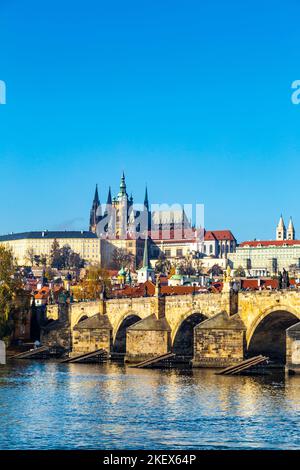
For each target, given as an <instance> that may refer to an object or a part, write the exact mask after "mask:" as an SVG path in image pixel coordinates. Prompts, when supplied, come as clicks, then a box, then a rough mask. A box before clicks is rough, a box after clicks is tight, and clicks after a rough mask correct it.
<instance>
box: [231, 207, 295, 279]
mask: <svg viewBox="0 0 300 470" xmlns="http://www.w3.org/2000/svg"><path fill="white" fill-rule="evenodd" d="M228 261H229V264H230V265H231V267H232V268H234V269H237V268H238V267H240V266H241V267H243V268H244V270H245V271H246V275H248V276H268V275H275V274H277V273H278V272H279V271H282V270H283V269H285V270H286V271H291V270H298V269H300V240H295V229H294V225H293V222H292V219H291V218H290V221H289V225H288V229H287V230H286V227H285V224H284V221H283V218H282V216H281V217H280V220H279V223H278V225H277V227H276V240H263V241H261V240H253V241H245V242H243V243H241V244H240V245H239V246H238V247H237V248H236V252H235V253H231V254H230V255H228Z"/></svg>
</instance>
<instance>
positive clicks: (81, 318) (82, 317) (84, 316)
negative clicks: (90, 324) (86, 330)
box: [76, 313, 89, 325]
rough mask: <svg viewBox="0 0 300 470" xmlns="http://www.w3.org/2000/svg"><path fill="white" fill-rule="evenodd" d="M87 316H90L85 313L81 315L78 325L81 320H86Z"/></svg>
mask: <svg viewBox="0 0 300 470" xmlns="http://www.w3.org/2000/svg"><path fill="white" fill-rule="evenodd" d="M87 318H89V317H88V316H87V315H85V314H84V313H83V314H82V315H81V317H80V318H79V319H78V320H77V322H76V325H78V323H80V322H82V321H84V320H86V319H87Z"/></svg>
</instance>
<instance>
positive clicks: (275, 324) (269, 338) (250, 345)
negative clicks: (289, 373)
mask: <svg viewBox="0 0 300 470" xmlns="http://www.w3.org/2000/svg"><path fill="white" fill-rule="evenodd" d="M299 320H300V312H298V311H296V309H294V308H293V307H290V306H286V305H275V306H272V307H269V308H268V309H266V310H264V311H263V312H262V313H261V314H260V315H259V316H258V317H257V318H256V319H255V321H254V322H253V323H252V324H251V325H250V328H249V330H248V332H247V335H246V340H247V354H248V355H249V356H256V355H258V354H264V355H266V356H268V357H270V359H271V360H272V361H274V362H276V363H285V355H286V329H287V328H289V327H290V326H292V325H294V324H296V323H298V322H299Z"/></svg>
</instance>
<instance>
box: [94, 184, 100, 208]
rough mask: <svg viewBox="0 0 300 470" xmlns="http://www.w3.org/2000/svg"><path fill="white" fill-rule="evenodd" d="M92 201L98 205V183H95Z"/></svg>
mask: <svg viewBox="0 0 300 470" xmlns="http://www.w3.org/2000/svg"><path fill="white" fill-rule="evenodd" d="M93 203H94V204H96V205H97V207H98V206H99V204H100V201H99V194H98V184H96V189H95V196H94V201H93Z"/></svg>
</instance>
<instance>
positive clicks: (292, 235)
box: [286, 217, 295, 240]
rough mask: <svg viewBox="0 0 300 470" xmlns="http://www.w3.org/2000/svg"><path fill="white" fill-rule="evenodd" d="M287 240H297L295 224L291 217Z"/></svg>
mask: <svg viewBox="0 0 300 470" xmlns="http://www.w3.org/2000/svg"><path fill="white" fill-rule="evenodd" d="M286 233H287V237H286V238H287V240H295V228H294V224H293V220H292V217H290V221H289V225H288V229H287V232H286Z"/></svg>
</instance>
